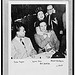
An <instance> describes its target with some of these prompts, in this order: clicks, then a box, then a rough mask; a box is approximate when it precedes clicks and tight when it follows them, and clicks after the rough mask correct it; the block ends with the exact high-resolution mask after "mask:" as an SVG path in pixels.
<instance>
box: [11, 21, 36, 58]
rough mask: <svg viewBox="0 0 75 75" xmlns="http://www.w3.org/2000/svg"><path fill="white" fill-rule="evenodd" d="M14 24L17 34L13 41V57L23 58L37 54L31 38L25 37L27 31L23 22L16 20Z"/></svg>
mask: <svg viewBox="0 0 75 75" xmlns="http://www.w3.org/2000/svg"><path fill="white" fill-rule="evenodd" d="M14 25H15V29H16V30H15V31H16V36H15V37H14V39H13V40H12V41H11V58H12V59H23V58H27V57H29V56H32V55H35V54H37V53H36V51H35V50H34V48H33V45H32V43H31V40H30V39H29V38H28V37H25V33H26V31H25V29H24V27H23V24H22V23H21V22H16V23H15V24H14Z"/></svg>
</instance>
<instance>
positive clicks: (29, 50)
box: [11, 5, 60, 59]
mask: <svg viewBox="0 0 75 75" xmlns="http://www.w3.org/2000/svg"><path fill="white" fill-rule="evenodd" d="M52 13H55V10H54V8H53V7H52V5H49V6H48V7H47V13H46V14H44V13H43V11H42V10H38V12H37V18H38V20H37V21H36V22H35V23H34V27H35V31H36V33H35V34H34V39H35V42H36V43H37V45H38V46H39V50H38V53H41V52H49V51H50V50H52V49H53V50H54V51H56V52H57V51H58V50H59V45H60V42H59V40H58V38H57V35H56V31H55V28H54V24H53V23H55V27H57V24H58V21H57V18H56V17H53V16H52ZM15 29H16V36H15V38H14V39H13V40H12V42H11V58H12V59H22V58H26V57H29V56H33V55H36V54H37V52H36V50H35V49H34V47H33V45H32V43H31V40H30V39H29V38H28V37H25V32H26V31H25V28H24V25H23V24H22V23H20V22H15Z"/></svg>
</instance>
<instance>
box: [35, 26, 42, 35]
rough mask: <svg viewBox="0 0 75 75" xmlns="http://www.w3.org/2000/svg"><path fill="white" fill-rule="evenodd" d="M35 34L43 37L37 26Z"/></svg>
mask: <svg viewBox="0 0 75 75" xmlns="http://www.w3.org/2000/svg"><path fill="white" fill-rule="evenodd" d="M36 33H37V34H39V35H43V32H41V31H40V28H39V26H38V27H36Z"/></svg>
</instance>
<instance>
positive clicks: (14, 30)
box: [9, 2, 68, 59]
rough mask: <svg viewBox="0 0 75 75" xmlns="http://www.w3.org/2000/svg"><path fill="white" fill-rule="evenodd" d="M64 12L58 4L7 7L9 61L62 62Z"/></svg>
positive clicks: (65, 25)
mask: <svg viewBox="0 0 75 75" xmlns="http://www.w3.org/2000/svg"><path fill="white" fill-rule="evenodd" d="M66 12H67V5H66V4H65V3H62V2H61V3H58V4H57V3H42V2H41V3H40V4H38V3H15V2H14V3H11V4H10V16H9V17H10V19H11V20H10V27H11V29H10V30H11V31H10V32H11V37H10V38H11V43H10V47H11V49H10V57H11V59H25V58H38V59H42V58H46V59H49V58H66V56H67V42H68V41H67V40H68V39H67V34H68V32H67V30H68V28H67V23H66V21H67V19H66V16H67V14H66ZM66 32H67V33H66Z"/></svg>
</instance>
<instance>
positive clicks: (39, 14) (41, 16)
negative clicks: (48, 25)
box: [37, 11, 44, 20]
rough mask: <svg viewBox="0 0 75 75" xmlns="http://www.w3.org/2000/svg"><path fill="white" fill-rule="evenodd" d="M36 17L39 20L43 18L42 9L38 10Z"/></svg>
mask: <svg viewBox="0 0 75 75" xmlns="http://www.w3.org/2000/svg"><path fill="white" fill-rule="evenodd" d="M37 18H38V19H39V20H43V19H44V13H43V12H42V11H39V12H38V14H37Z"/></svg>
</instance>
